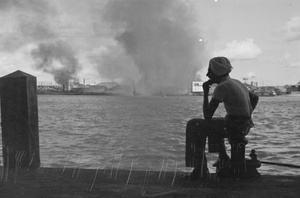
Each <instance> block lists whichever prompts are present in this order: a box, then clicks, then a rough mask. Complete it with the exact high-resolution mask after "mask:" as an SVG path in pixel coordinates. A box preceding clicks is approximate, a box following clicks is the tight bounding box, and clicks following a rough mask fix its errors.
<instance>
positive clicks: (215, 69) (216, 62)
mask: <svg viewBox="0 0 300 198" xmlns="http://www.w3.org/2000/svg"><path fill="white" fill-rule="evenodd" d="M231 69H232V66H231V64H230V61H229V60H228V59H227V58H226V57H215V58H212V59H210V61H209V66H208V72H207V74H206V76H208V77H209V78H210V79H211V80H212V81H214V82H216V83H219V82H220V81H221V80H222V78H223V77H225V76H227V75H228V74H229V73H230V72H231Z"/></svg>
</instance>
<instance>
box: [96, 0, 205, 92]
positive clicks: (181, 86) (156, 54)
mask: <svg viewBox="0 0 300 198" xmlns="http://www.w3.org/2000/svg"><path fill="white" fill-rule="evenodd" d="M104 10H105V12H104V15H103V18H104V20H105V21H106V22H108V23H109V25H110V28H111V30H112V32H113V33H114V39H115V41H116V42H117V43H118V47H120V48H123V49H124V50H125V54H126V55H127V56H129V57H130V59H131V60H132V61H133V64H134V66H135V67H136V68H137V69H138V71H139V73H140V79H139V82H138V87H139V88H140V89H143V90H145V91H147V92H150V93H153V92H162V91H164V89H169V88H170V87H172V88H174V87H175V88H176V89H177V90H178V91H183V90H187V87H188V83H189V80H191V79H192V78H193V77H194V75H196V71H197V70H199V69H200V67H201V60H202V58H203V57H204V56H205V54H204V50H203V48H204V46H203V45H201V43H199V41H198V40H199V36H200V30H199V28H198V26H197V25H199V24H197V23H196V22H197V20H196V18H195V16H194V14H193V10H192V7H191V6H190V5H189V4H188V3H186V1H181V0H151V1H149V0H126V1H121V0H110V1H108V4H107V5H106V7H105V9H104ZM109 54H111V55H114V51H110V53H106V57H104V58H105V60H106V62H105V63H106V64H109V63H108V62H107V60H109V58H108V57H107V56H108V55H109ZM111 60H113V59H111ZM102 63H103V62H102ZM127 63H128V62H124V63H123V64H118V65H117V66H118V67H120V70H124V68H125V69H126V67H127ZM113 64H114V63H112V64H111V65H113ZM101 68H103V66H101V65H99V67H98V69H99V72H100V73H101ZM116 70H117V68H116ZM133 78H134V77H133Z"/></svg>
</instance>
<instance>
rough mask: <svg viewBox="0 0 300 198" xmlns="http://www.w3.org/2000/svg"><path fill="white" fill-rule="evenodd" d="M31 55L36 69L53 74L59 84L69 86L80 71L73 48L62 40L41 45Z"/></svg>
mask: <svg viewBox="0 0 300 198" xmlns="http://www.w3.org/2000/svg"><path fill="white" fill-rule="evenodd" d="M31 55H32V57H33V58H34V59H35V61H36V68H37V69H41V70H43V71H44V72H46V73H50V74H53V77H54V80H55V81H56V82H57V83H58V84H62V85H66V84H68V81H69V80H70V79H72V78H73V77H75V74H76V73H77V71H78V70H79V69H80V67H79V64H78V61H77V59H76V57H75V56H74V52H73V50H72V48H71V47H70V46H69V45H68V44H67V43H65V42H63V41H60V40H58V41H56V42H49V43H41V44H39V45H38V47H37V48H36V49H34V50H33V51H32V52H31Z"/></svg>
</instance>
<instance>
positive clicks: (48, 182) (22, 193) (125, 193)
mask: <svg viewBox="0 0 300 198" xmlns="http://www.w3.org/2000/svg"><path fill="white" fill-rule="evenodd" d="M184 175H185V173H183V172H176V173H175V172H159V171H151V170H150V171H149V170H147V171H137V170H131V171H130V170H117V169H111V170H110V169H77V168H40V169H38V170H36V171H35V172H32V171H31V172H30V171H27V170H26V169H17V171H16V170H13V169H11V170H8V169H4V168H3V167H0V197H1V198H17V197H18V198H19V197H24V198H27V197H28V198H29V197H30V198H36V197H43V198H48V197H49V198H50V197H51V198H52V197H57V198H63V197H64V198H79V197H84V198H86V197H180V198H182V197H188V198H191V197H202V198H205V197H209V198H212V197H225V198H227V197H228V198H229V197H230V198H235V197H237V198H238V197H243V198H250V197H251V198H252V197H255V198H260V197H261V198H265V197H272V198H276V197H278V198H281V197H285V198H287V197H299V195H300V176H271V175H262V176H261V177H260V178H256V179H241V180H237V179H221V180H218V179H216V178H214V177H212V178H210V179H207V180H205V181H186V180H184V179H183V176H184Z"/></svg>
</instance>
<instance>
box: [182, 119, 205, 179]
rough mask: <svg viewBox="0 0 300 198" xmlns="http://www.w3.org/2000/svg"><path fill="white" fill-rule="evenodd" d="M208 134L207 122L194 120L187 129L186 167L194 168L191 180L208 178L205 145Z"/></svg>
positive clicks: (188, 124)
mask: <svg viewBox="0 0 300 198" xmlns="http://www.w3.org/2000/svg"><path fill="white" fill-rule="evenodd" d="M207 132H208V124H207V120H204V119H192V120H190V121H188V123H187V127H186V166H187V167H194V170H193V172H192V174H191V179H199V178H206V177H207V176H208V168H207V160H206V156H205V143H206V136H207Z"/></svg>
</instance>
